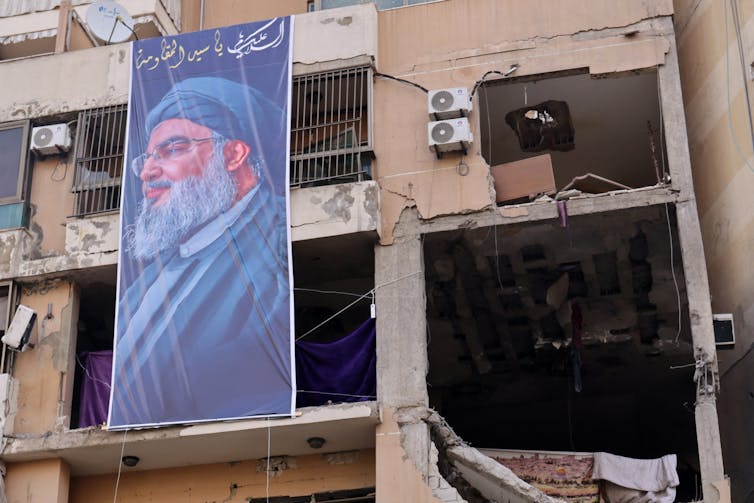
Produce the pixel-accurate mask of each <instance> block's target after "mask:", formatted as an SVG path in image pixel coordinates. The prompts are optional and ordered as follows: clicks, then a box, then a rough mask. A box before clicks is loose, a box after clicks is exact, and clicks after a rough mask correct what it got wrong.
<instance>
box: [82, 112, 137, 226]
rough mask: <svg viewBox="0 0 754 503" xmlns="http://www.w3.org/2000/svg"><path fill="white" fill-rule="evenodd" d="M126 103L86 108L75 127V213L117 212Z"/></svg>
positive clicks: (124, 135)
mask: <svg viewBox="0 0 754 503" xmlns="http://www.w3.org/2000/svg"><path fill="white" fill-rule="evenodd" d="M126 113H127V106H126V105H115V106H111V107H104V108H95V109H92V110H84V111H82V112H80V113H79V117H78V127H77V128H76V154H75V155H76V157H75V159H76V161H75V163H76V168H75V173H74V177H73V187H72V192H74V193H75V194H76V203H75V204H76V206H75V212H74V216H83V215H91V214H95V213H103V212H107V211H115V210H117V209H118V208H119V206H120V180H121V174H122V172H123V153H124V146H125V138H126Z"/></svg>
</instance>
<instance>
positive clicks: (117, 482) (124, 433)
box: [113, 429, 128, 503]
mask: <svg viewBox="0 0 754 503" xmlns="http://www.w3.org/2000/svg"><path fill="white" fill-rule="evenodd" d="M126 433H128V430H127V429H126V430H123V442H122V443H121V446H120V459H119V460H118V477H117V478H116V479H115V495H114V496H113V503H116V502H117V501H118V486H119V485H120V473H121V470H122V468H123V453H125V452H126Z"/></svg>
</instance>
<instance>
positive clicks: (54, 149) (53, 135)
mask: <svg viewBox="0 0 754 503" xmlns="http://www.w3.org/2000/svg"><path fill="white" fill-rule="evenodd" d="M31 149H32V151H34V153H35V154H38V155H53V154H62V153H64V152H68V151H69V150H70V149H71V132H70V130H69V129H68V125H67V124H51V125H49V126H39V127H35V128H34V129H32V130H31Z"/></svg>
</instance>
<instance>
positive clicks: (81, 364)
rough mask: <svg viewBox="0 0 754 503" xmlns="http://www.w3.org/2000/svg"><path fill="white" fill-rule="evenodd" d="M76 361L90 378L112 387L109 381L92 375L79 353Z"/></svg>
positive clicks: (108, 387)
mask: <svg viewBox="0 0 754 503" xmlns="http://www.w3.org/2000/svg"><path fill="white" fill-rule="evenodd" d="M76 363H78V364H79V367H81V370H83V371H84V374H85V375H86V377H88V378H89V379H90V380H92V381H94V382H98V383H100V384H104V385H105V386H107V389H110V383H109V382H105V381H103V380H102V379H97V378H96V377H94V376H93V375H91V374H90V373H89V370H88V369H87V368H86V367H85V366H84V364H83V363H81V360H80V359H79V355H78V354H77V355H76Z"/></svg>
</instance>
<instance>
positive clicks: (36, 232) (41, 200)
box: [28, 157, 75, 259]
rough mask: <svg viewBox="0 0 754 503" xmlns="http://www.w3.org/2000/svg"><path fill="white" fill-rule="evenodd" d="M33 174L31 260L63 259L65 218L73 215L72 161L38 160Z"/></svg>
mask: <svg viewBox="0 0 754 503" xmlns="http://www.w3.org/2000/svg"><path fill="white" fill-rule="evenodd" d="M31 172H32V175H31V196H30V197H31V218H30V222H29V232H30V233H31V235H32V241H31V243H30V244H31V249H30V250H29V252H28V253H29V257H30V258H33V259H34V258H41V257H45V256H50V255H60V254H62V253H65V240H66V227H65V222H66V217H67V216H69V215H71V214H73V204H74V199H75V197H74V194H73V193H72V192H71V185H72V183H73V172H74V167H73V161H72V159H71V158H70V157H65V158H60V157H50V158H46V159H36V160H34V161H33V164H32V168H31Z"/></svg>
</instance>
